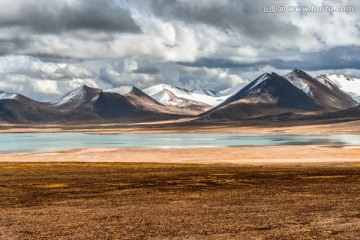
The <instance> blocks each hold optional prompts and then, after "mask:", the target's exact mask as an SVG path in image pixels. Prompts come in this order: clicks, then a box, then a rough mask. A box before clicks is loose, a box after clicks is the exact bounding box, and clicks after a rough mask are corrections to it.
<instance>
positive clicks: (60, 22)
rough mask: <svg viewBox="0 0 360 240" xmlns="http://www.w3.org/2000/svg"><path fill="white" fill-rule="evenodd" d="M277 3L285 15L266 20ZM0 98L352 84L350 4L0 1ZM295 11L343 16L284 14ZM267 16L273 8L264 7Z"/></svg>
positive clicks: (358, 72)
mask: <svg viewBox="0 0 360 240" xmlns="http://www.w3.org/2000/svg"><path fill="white" fill-rule="evenodd" d="M278 2H281V5H282V6H284V7H285V10H284V11H281V12H276V11H274V10H273V11H272V12H270V11H268V9H270V8H269V7H271V6H272V7H273V6H274V5H275V4H276V3H278ZM0 5H1V6H2V8H0V90H1V91H5V92H17V93H21V94H24V95H26V96H28V97H32V98H34V99H37V100H40V101H52V100H55V99H56V98H58V97H60V96H61V95H63V94H65V93H67V92H69V91H71V90H73V89H75V88H77V87H79V86H81V85H83V84H86V85H88V86H91V87H99V88H103V89H107V88H115V87H119V86H124V85H131V86H136V87H138V88H140V89H144V88H146V87H149V86H153V85H155V84H160V83H169V84H172V85H175V86H179V87H185V88H188V89H197V88H203V89H212V90H216V91H220V90H223V89H226V88H229V87H232V86H235V85H236V84H239V83H244V82H250V81H252V80H254V79H255V78H256V77H258V76H259V75H261V74H263V73H265V72H277V73H279V74H286V73H287V72H290V71H291V70H292V69H294V68H298V69H302V70H304V71H307V72H308V73H310V74H311V75H312V76H317V75H319V74H323V73H344V74H347V75H350V76H354V77H360V14H359V13H360V1H357V0H338V1H329V0H317V1H307V0H301V1H300V0H299V1H297V0H288V1H285V0H282V1H275V0H221V1H220V0H196V1H194V0H31V1H29V0H0ZM294 6H301V7H306V6H331V7H344V6H345V7H346V6H350V7H353V11H350V12H336V11H322V12H315V11H314V12H306V11H298V12H294V11H290V10H289V8H290V7H294ZM272 9H274V8H272Z"/></svg>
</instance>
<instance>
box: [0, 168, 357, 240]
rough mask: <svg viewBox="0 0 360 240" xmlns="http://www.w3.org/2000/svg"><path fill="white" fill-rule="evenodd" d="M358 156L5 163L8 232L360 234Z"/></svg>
mask: <svg viewBox="0 0 360 240" xmlns="http://www.w3.org/2000/svg"><path fill="white" fill-rule="evenodd" d="M359 170H360V165H359V164H348V165H346V166H336V167H334V166H294V165H292V166H286V165H283V166H274V165H273V166H247V165H224V164H222V165H221V164H202V165H191V164H159V163H157V164H155V163H68V164H65V163H1V164H0V177H1V184H0V190H1V191H0V211H1V214H0V238H1V239H360V235H359V233H360V196H359V192H360V171H359Z"/></svg>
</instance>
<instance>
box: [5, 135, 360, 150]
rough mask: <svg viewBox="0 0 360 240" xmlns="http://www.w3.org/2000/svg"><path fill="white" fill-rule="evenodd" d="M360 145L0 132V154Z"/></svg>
mask: <svg viewBox="0 0 360 240" xmlns="http://www.w3.org/2000/svg"><path fill="white" fill-rule="evenodd" d="M313 144H336V145H340V146H345V145H357V144H360V135H330V136H318V135H273V134H116V135H97V134H82V133H0V153H14V152H35V151H49V150H63V149H73V148H97V147H101V148H104V147H108V148H113V147H116V148H121V147H140V148H141V147H155V148H172V147H176V148H185V147H236V146H284V145H313Z"/></svg>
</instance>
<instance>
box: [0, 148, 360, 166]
mask: <svg viewBox="0 0 360 240" xmlns="http://www.w3.org/2000/svg"><path fill="white" fill-rule="evenodd" d="M0 162H2V163H4V162H10V163H21V162H23V163H24V162H36V163H72V162H73V163H129V162H132V163H162V164H166V163H179V164H236V165H278V164H281V165H283V164H287V165H289V164H290V165H330V166H334V165H339V166H341V165H348V164H360V146H352V147H351V148H340V147H337V146H324V145H311V146H261V147H259V146H255V147H220V148H219V147H216V148H161V149H159V148H87V149H71V150H61V151H46V152H31V153H10V154H1V155H0Z"/></svg>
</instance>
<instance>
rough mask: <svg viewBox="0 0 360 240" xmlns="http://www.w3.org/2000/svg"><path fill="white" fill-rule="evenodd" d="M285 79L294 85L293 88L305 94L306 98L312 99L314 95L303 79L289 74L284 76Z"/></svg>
mask: <svg viewBox="0 0 360 240" xmlns="http://www.w3.org/2000/svg"><path fill="white" fill-rule="evenodd" d="M284 77H285V78H286V79H288V80H289V82H290V83H291V84H292V85H294V86H295V87H297V88H298V89H300V90H302V91H303V92H305V93H306V94H307V95H308V96H310V97H313V96H314V93H313V91H312V90H311V87H310V86H309V84H307V83H306V82H305V81H304V79H302V78H300V77H298V76H297V74H296V73H294V72H291V73H289V74H286V75H285V76H284Z"/></svg>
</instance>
